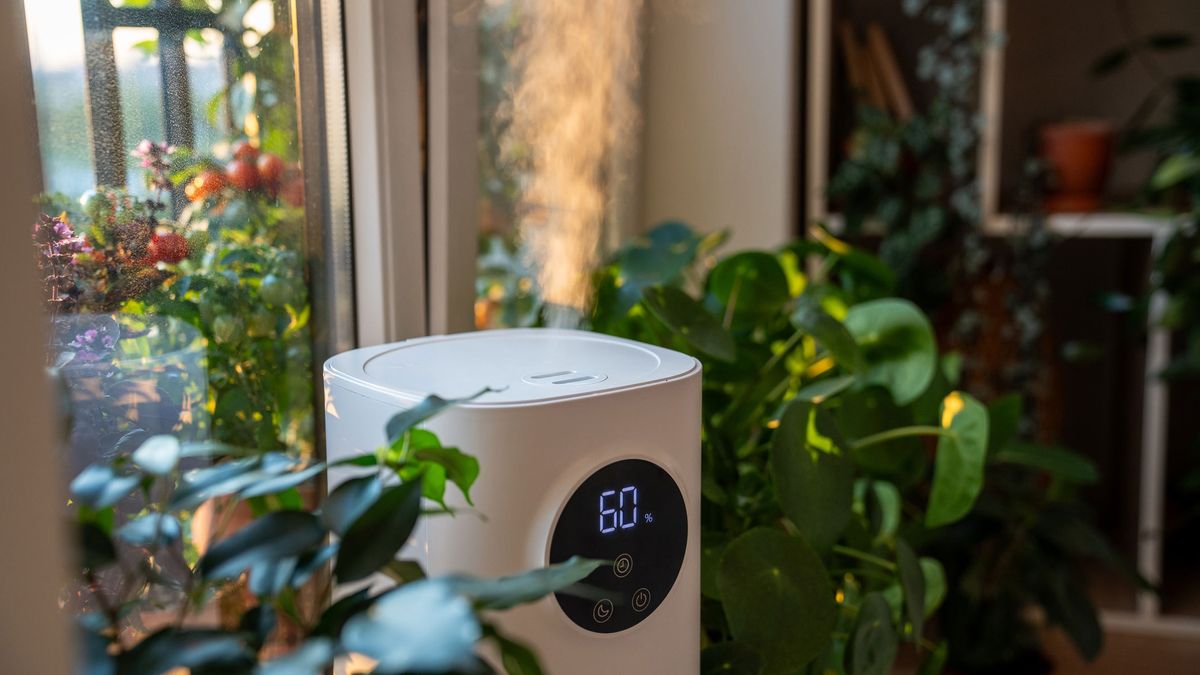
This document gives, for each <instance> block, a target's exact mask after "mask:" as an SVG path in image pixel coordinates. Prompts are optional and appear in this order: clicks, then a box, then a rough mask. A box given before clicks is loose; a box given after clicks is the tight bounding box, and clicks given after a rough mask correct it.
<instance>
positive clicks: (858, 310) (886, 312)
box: [843, 298, 938, 405]
mask: <svg viewBox="0 0 1200 675" xmlns="http://www.w3.org/2000/svg"><path fill="white" fill-rule="evenodd" d="M843 323H844V324H845V326H846V328H847V329H848V330H849V331H850V333H851V334H852V335H853V336H854V339H855V341H857V342H858V346H859V349H861V350H862V353H863V357H864V359H865V361H866V371H865V373H864V374H863V381H864V382H866V383H867V384H878V385H881V386H883V387H885V388H886V389H887V390H888V391H890V392H891V394H892V398H893V399H894V400H895V401H896V404H897V405H908V404H909V403H912V402H913V401H915V400H916V399H917V397H919V396H920V395H921V393H922V392H923V391H925V388H926V387H928V386H929V382H930V381H931V380H932V379H933V375H934V371H935V369H936V368H937V361H938V359H937V344H936V343H935V342H934V338H933V327H932V326H930V325H929V320H928V319H926V318H925V315H924V314H922V313H921V310H919V309H917V306H916V305H914V304H912V303H911V302H909V301H907V300H899V299H895V298H885V299H882V300H872V301H869V302H864V303H862V304H860V305H854V306H853V307H851V308H850V310H849V311H848V312H847V313H846V319H845V321H844V322H843Z"/></svg>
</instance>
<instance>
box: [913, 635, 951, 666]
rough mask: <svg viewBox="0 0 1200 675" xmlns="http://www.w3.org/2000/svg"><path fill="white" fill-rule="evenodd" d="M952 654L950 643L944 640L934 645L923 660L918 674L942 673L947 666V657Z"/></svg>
mask: <svg viewBox="0 0 1200 675" xmlns="http://www.w3.org/2000/svg"><path fill="white" fill-rule="evenodd" d="M949 656H950V643H948V642H946V641H945V640H942V641H941V642H939V643H938V645H937V647H934V649H933V651H932V652H929V656H926V657H925V660H924V661H922V662H921V667H920V668H919V669H918V670H917V675H941V673H942V670H943V669H944V668H945V667H946V659H947V658H948V657H949Z"/></svg>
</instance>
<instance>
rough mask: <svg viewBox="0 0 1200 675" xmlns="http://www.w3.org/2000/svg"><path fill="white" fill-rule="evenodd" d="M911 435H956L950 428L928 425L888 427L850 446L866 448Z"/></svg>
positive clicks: (856, 448)
mask: <svg viewBox="0 0 1200 675" xmlns="http://www.w3.org/2000/svg"><path fill="white" fill-rule="evenodd" d="M910 436H954V432H952V431H950V430H949V429H943V428H941V427H935V426H928V425H925V426H920V425H918V426H911V427H900V428H899V429H888V430H887V431H881V432H879V433H877V434H871V435H870V436H864V437H862V438H860V439H858V440H857V441H854V442H853V443H851V444H850V447H851V448H853V449H855V450H858V449H859V448H865V447H867V446H869V445H878V444H879V443H886V442H888V441H893V440H896V439H897V438H908V437H910Z"/></svg>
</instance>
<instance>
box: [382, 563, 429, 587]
mask: <svg viewBox="0 0 1200 675" xmlns="http://www.w3.org/2000/svg"><path fill="white" fill-rule="evenodd" d="M380 571H381V572H383V573H384V574H386V575H387V577H388V578H389V579H391V580H392V581H394V582H396V583H397V584H408V583H412V582H414V581H420V580H421V579H424V578H425V569H424V568H422V567H421V563H419V562H417V561H416V560H390V561H388V564H386V565H384V566H383V569H382V570H380Z"/></svg>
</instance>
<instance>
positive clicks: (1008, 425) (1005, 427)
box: [988, 393, 1025, 454]
mask: <svg viewBox="0 0 1200 675" xmlns="http://www.w3.org/2000/svg"><path fill="white" fill-rule="evenodd" d="M1024 408H1025V402H1024V400H1023V399H1022V398H1021V395H1020V394H1016V393H1013V394H1007V395H1005V396H1001V397H1000V398H998V399H996V400H994V401H992V402H991V403H989V404H988V452H989V453H992V454H995V453H996V452H999V451H1000V450H1003V449H1004V448H1005V447H1006V446H1008V444H1009V443H1011V442H1013V441H1014V440H1015V439H1016V438H1017V430H1018V428H1019V427H1020V425H1021V412H1022V411H1023V410H1024Z"/></svg>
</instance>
